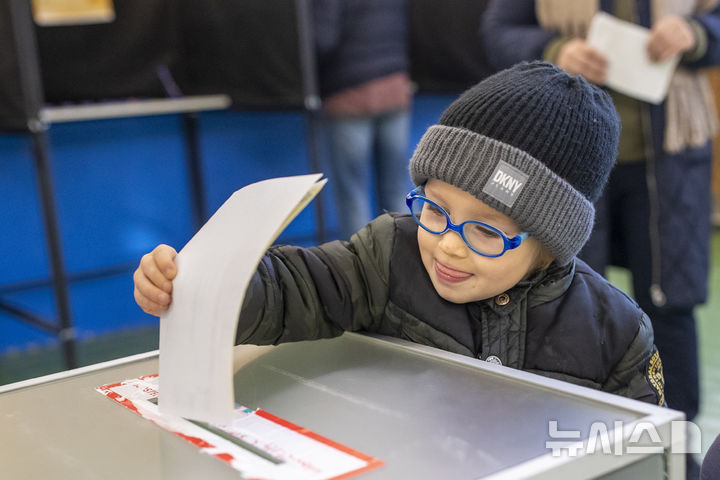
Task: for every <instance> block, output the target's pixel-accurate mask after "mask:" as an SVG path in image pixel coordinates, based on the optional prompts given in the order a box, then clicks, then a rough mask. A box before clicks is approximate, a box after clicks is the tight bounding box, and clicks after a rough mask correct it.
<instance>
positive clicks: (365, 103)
mask: <svg viewBox="0 0 720 480" xmlns="http://www.w3.org/2000/svg"><path fill="white" fill-rule="evenodd" d="M312 6H313V20H314V28H315V35H316V36H315V39H316V47H317V52H318V69H319V80H320V94H321V97H322V99H323V110H324V114H325V115H324V119H325V122H324V123H325V125H326V134H327V137H328V152H329V156H330V165H329V167H330V172H329V178H330V180H331V182H332V185H333V188H334V192H335V198H336V205H337V210H338V221H339V227H340V232H339V233H340V238H343V239H348V238H349V237H350V235H351V234H352V233H354V232H356V231H357V230H359V229H360V228H361V227H363V226H364V225H365V224H366V223H368V222H369V221H370V220H371V219H372V218H374V217H375V216H376V215H377V213H379V212H380V211H383V210H387V211H405V208H406V207H405V198H404V196H403V195H400V194H398V192H404V191H406V190H407V189H408V187H409V182H410V178H409V174H408V171H407V146H408V138H409V132H410V113H409V108H410V101H411V91H410V90H411V89H410V80H409V75H408V53H407V11H406V3H405V0H313V2H312ZM373 190H374V191H375V192H376V194H377V197H376V199H373V198H372V197H371V195H370V192H371V191H373ZM373 205H377V208H376V209H375V210H373Z"/></svg>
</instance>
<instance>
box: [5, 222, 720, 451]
mask: <svg viewBox="0 0 720 480" xmlns="http://www.w3.org/2000/svg"><path fill="white" fill-rule="evenodd" d="M712 250H713V256H712V261H713V265H712V269H711V282H710V285H711V287H710V299H709V302H708V303H707V304H706V305H704V306H702V307H701V308H699V309H698V312H697V313H698V323H699V341H700V359H701V370H700V378H701V383H702V400H701V402H702V403H701V409H700V415H699V416H698V417H697V418H696V419H695V423H697V424H698V425H699V427H700V431H701V432H702V446H703V454H704V453H705V451H706V450H707V448H708V447H709V445H710V444H711V443H712V441H713V440H714V439H715V437H716V436H717V435H718V434H720V348H719V347H720V230H716V231H715V233H714V234H713V249H712ZM609 276H610V280H611V281H613V282H615V283H616V284H617V285H619V286H620V287H621V288H625V289H627V288H628V285H629V276H628V275H627V273H626V272H624V271H622V270H619V269H613V270H612V271H611V272H610V275H609ZM157 346H158V330H157V328H145V329H136V330H128V331H124V332H118V333H115V334H112V335H107V336H103V337H98V338H95V339H92V340H89V341H86V342H83V343H80V344H79V345H78V362H79V363H80V365H89V364H93V363H97V362H102V361H106V360H111V359H114V358H119V357H124V356H127V355H132V354H135V353H141V352H146V351H149V350H155V349H157V348H158V347H157ZM62 369H63V362H62V357H61V352H60V350H59V349H58V348H42V349H35V350H30V351H25V352H22V353H13V354H8V355H5V356H0V385H2V384H6V383H11V382H16V381H19V380H24V379H27V378H32V377H37V376H40V375H47V374H50V373H55V372H58V371H60V370H62Z"/></svg>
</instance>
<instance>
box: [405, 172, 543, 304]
mask: <svg viewBox="0 0 720 480" xmlns="http://www.w3.org/2000/svg"><path fill="white" fill-rule="evenodd" d="M425 195H426V196H427V197H428V198H429V199H430V200H432V201H434V202H436V203H437V204H438V205H440V206H441V207H443V208H444V209H445V211H446V212H447V213H448V214H449V215H450V217H451V218H452V221H453V222H454V223H461V222H464V221H466V220H478V221H481V222H485V223H488V224H491V225H492V226H494V227H496V228H498V229H500V230H501V231H503V232H504V233H506V234H507V235H508V236H514V235H517V234H519V233H520V227H518V226H517V225H516V224H515V222H513V221H512V220H511V219H510V218H509V217H507V216H506V215H503V214H502V213H500V212H498V211H497V210H495V209H493V208H491V207H489V206H488V205H486V204H485V203H483V202H482V201H480V200H478V199H477V198H475V197H474V196H473V195H471V194H469V193H467V192H465V191H463V190H460V189H459V188H457V187H454V186H452V185H450V184H448V183H445V182H443V181H441V180H436V179H430V180H428V182H427V184H426V185H425ZM418 246H419V248H420V256H421V258H422V262H423V265H424V266H425V270H426V271H427V272H428V275H429V276H430V280H431V281H432V283H433V286H434V287H435V290H436V291H437V292H438V294H439V295H440V296H441V297H443V298H444V299H445V300H448V301H450V302H454V303H468V302H475V301H478V300H484V299H486V298H490V297H493V296H495V295H498V294H500V293H502V292H504V291H506V290H508V289H510V288H512V287H513V286H515V284H517V283H518V282H519V281H520V280H522V279H523V278H525V277H527V276H528V275H529V274H531V273H533V272H534V271H535V270H536V269H537V268H539V266H540V264H541V262H543V261H545V262H547V256H546V254H544V253H543V249H542V248H541V246H540V244H539V243H538V242H537V240H535V239H534V238H532V237H529V238H527V239H526V240H525V241H523V243H522V244H521V245H520V246H519V247H517V248H515V249H513V250H508V251H506V252H505V253H504V254H503V255H502V256H500V257H495V258H490V257H483V256H482V255H478V254H477V253H475V252H473V251H472V250H470V248H468V246H467V245H466V244H465V242H464V241H463V239H462V238H461V237H460V235H458V234H457V233H455V232H452V231H448V232H446V233H444V234H442V235H435V234H432V233H430V232H427V231H426V230H424V229H422V228H419V227H418Z"/></svg>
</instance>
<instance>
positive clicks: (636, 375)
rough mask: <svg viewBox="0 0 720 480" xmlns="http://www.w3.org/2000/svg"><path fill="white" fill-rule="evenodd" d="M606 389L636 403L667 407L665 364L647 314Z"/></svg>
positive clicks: (609, 379)
mask: <svg viewBox="0 0 720 480" xmlns="http://www.w3.org/2000/svg"><path fill="white" fill-rule="evenodd" d="M602 389H603V390H604V391H606V392H610V393H615V394H617V395H622V396H624V397H629V398H633V399H635V400H640V401H643V402H648V403H654V404H656V405H661V406H665V380H664V379H663V370H662V362H661V360H660V354H659V353H658V350H657V348H655V345H654V344H653V330H652V325H651V323H650V319H649V318H648V316H647V315H646V314H644V313H643V314H642V318H641V320H640V327H639V328H638V332H637V334H636V335H635V339H634V340H633V341H632V343H631V344H630V347H629V348H628V350H627V352H626V353H625V355H624V356H623V358H622V359H621V360H620V362H618V364H617V365H616V366H615V368H614V369H613V371H612V373H611V374H610V376H609V377H608V379H607V381H606V382H605V384H604V385H603V387H602Z"/></svg>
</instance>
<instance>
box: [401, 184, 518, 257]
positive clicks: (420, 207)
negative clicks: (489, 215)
mask: <svg viewBox="0 0 720 480" xmlns="http://www.w3.org/2000/svg"><path fill="white" fill-rule="evenodd" d="M410 210H411V212H412V214H413V216H414V217H415V220H416V221H417V222H418V223H419V224H420V225H421V226H422V227H423V228H425V229H426V230H428V231H429V232H431V233H435V234H440V233H443V232H444V231H445V230H446V228H447V226H448V221H449V220H450V218H449V217H448V215H447V213H446V212H445V211H444V210H442V209H441V208H439V207H437V206H435V205H433V204H432V203H430V202H428V201H426V200H425V199H424V198H418V197H416V198H414V199H413V201H412V204H411V206H410ZM462 236H463V237H464V239H465V242H467V244H468V245H469V246H470V247H471V248H473V249H474V250H476V251H478V252H481V253H484V254H486V255H499V254H501V253H502V252H503V251H504V249H505V241H504V240H503V238H502V236H500V234H499V233H497V232H495V231H493V230H491V229H489V228H486V227H484V226H482V225H479V224H477V223H469V222H468V223H465V225H464V226H463V235H462Z"/></svg>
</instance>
